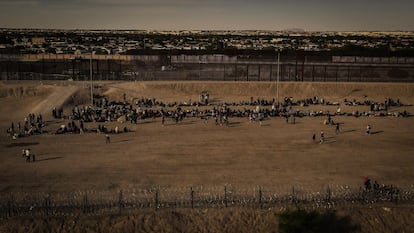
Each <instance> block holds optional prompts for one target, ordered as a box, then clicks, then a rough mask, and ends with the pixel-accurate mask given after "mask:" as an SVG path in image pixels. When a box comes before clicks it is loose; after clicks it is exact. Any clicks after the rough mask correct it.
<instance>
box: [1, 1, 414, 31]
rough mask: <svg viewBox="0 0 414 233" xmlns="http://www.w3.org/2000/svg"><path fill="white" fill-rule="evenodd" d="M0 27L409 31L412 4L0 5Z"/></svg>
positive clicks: (412, 26)
mask: <svg viewBox="0 0 414 233" xmlns="http://www.w3.org/2000/svg"><path fill="white" fill-rule="evenodd" d="M0 28H42V29H120V30H128V29H129V30H286V29H292V28H300V29H304V30H306V31H398V30H402V31H414V1H413V0H343V1H335V0H330V1H329V0H284V1H280V0H273V1H272V0H204V1H202V0H0Z"/></svg>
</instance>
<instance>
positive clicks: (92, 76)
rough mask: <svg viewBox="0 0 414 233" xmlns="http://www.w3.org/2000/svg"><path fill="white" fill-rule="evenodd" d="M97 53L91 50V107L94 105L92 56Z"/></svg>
mask: <svg viewBox="0 0 414 233" xmlns="http://www.w3.org/2000/svg"><path fill="white" fill-rule="evenodd" d="M94 53H95V51H92V52H91V57H90V59H89V72H90V74H89V75H90V78H91V107H93V72H92V56H93V54H94Z"/></svg>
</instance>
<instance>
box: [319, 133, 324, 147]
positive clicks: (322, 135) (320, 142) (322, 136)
mask: <svg viewBox="0 0 414 233" xmlns="http://www.w3.org/2000/svg"><path fill="white" fill-rule="evenodd" d="M324 141H325V133H324V132H323V130H321V139H320V141H319V144H322V143H323V142H324Z"/></svg>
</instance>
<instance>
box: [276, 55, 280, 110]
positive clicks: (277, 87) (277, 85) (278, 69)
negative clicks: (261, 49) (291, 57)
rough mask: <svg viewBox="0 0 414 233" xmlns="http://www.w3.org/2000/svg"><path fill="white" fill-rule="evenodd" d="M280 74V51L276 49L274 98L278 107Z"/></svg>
mask: <svg viewBox="0 0 414 233" xmlns="http://www.w3.org/2000/svg"><path fill="white" fill-rule="evenodd" d="M279 72H280V49H277V77H276V96H277V105H278V106H279V76H280V75H279V74H280V73H279Z"/></svg>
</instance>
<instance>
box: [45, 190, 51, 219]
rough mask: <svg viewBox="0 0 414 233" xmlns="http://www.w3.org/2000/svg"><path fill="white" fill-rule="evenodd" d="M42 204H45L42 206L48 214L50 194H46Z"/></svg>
mask: <svg viewBox="0 0 414 233" xmlns="http://www.w3.org/2000/svg"><path fill="white" fill-rule="evenodd" d="M44 205H45V206H44V208H45V214H46V215H49V209H50V194H48V195H47V196H46V197H45V204H44Z"/></svg>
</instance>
